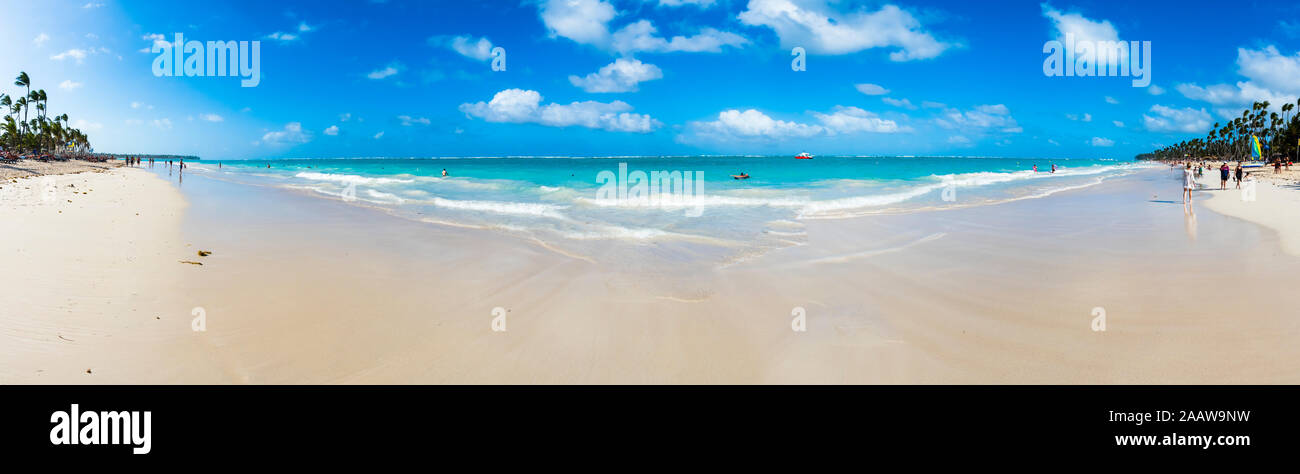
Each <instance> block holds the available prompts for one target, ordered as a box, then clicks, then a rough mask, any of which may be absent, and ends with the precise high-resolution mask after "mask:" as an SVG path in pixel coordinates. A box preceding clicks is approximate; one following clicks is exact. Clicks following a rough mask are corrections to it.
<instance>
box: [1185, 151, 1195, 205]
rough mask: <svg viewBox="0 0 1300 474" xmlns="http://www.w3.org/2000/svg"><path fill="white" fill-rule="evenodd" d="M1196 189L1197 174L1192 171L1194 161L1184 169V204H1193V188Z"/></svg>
mask: <svg viewBox="0 0 1300 474" xmlns="http://www.w3.org/2000/svg"><path fill="white" fill-rule="evenodd" d="M1194 189H1196V174H1195V173H1193V172H1192V163H1191V162H1188V163H1187V168H1184V169H1183V206H1184V207H1186V206H1189V205H1191V204H1192V190H1194Z"/></svg>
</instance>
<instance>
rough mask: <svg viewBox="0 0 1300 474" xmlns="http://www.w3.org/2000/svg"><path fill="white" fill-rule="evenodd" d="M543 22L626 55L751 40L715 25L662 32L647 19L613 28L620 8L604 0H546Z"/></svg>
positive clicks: (553, 31)
mask: <svg viewBox="0 0 1300 474" xmlns="http://www.w3.org/2000/svg"><path fill="white" fill-rule="evenodd" d="M538 7H539V13H540V14H541V17H542V24H544V25H545V26H546V30H547V32H549V33H550V35H551V36H553V37H562V38H568V39H570V40H573V41H574V42H576V43H579V44H587V45H592V46H595V47H598V48H601V49H605V50H608V51H613V52H618V53H621V54H624V55H628V54H632V53H637V52H655V53H672V52H689V53H699V52H719V51H721V50H722V48H723V47H725V46H733V47H738V46H742V45H744V44H746V43H748V42H749V41H748V40H746V39H745V38H744V37H742V36H740V35H738V34H735V33H730V32H726V31H719V30H717V29H714V28H704V29H701V30H700V31H699V33H697V34H695V35H693V36H682V35H678V36H673V37H671V38H665V37H663V36H659V31H658V29H657V28H655V26H654V25H653V24H651V23H650V21H648V20H637V21H633V22H632V23H629V24H627V25H625V26H623V27H622V28H621V29H619V30H618V31H617V32H613V33H611V32H610V22H611V21H612V20H613V19H614V18H615V17H616V16H618V14H619V12H618V11H617V10H615V9H614V6H613V5H612V4H611V3H609V2H606V1H604V0H543V1H541V2H540V3H539V4H538Z"/></svg>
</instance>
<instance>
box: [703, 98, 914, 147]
mask: <svg viewBox="0 0 1300 474" xmlns="http://www.w3.org/2000/svg"><path fill="white" fill-rule="evenodd" d="M812 115H813V117H816V118H817V121H818V122H820V124H812V123H799V122H795V121H787V120H779V119H774V118H772V117H770V116H768V115H767V114H765V113H763V112H760V111H758V110H755V109H748V110H744V111H741V110H738V109H728V110H724V111H722V112H719V113H718V118H717V119H716V120H710V121H703V122H691V123H690V124H688V127H689V130H690V133H691V137H690V138H691V139H700V140H707V141H731V140H773V141H779V140H785V139H790V138H808V137H813V136H832V135H840V134H855V133H864V132H865V133H898V132H903V131H908V130H909V129H907V128H906V127H900V126H899V125H898V123H897V122H894V121H893V120H886V119H882V118H880V117H879V116H877V115H876V114H874V113H871V112H868V111H866V110H862V109H860V108H857V107H846V106H836V107H835V108H834V109H832V110H831V112H830V113H820V112H813V114H812Z"/></svg>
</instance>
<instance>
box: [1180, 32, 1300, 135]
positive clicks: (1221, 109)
mask: <svg viewBox="0 0 1300 474" xmlns="http://www.w3.org/2000/svg"><path fill="white" fill-rule="evenodd" d="M1237 73H1238V74H1240V75H1242V76H1243V77H1245V78H1246V80H1244V81H1238V82H1237V83H1236V84H1233V85H1229V84H1214V85H1209V86H1200V85H1197V84H1178V85H1177V86H1175V88H1176V89H1177V90H1178V92H1179V93H1181V94H1183V96H1185V97H1187V98H1189V99H1192V100H1199V101H1203V102H1208V103H1210V104H1212V105H1215V106H1218V108H1217V109H1216V111H1217V112H1218V113H1219V115H1220V116H1222V117H1224V118H1228V119H1231V118H1235V117H1238V116H1240V114H1241V111H1242V110H1243V109H1245V108H1246V107H1248V106H1249V105H1250V104H1251V103H1253V102H1256V101H1268V102H1270V103H1271V104H1272V107H1273V108H1274V109H1275V110H1276V109H1278V108H1279V107H1281V105H1282V104H1284V103H1294V102H1295V101H1296V98H1297V97H1300V81H1297V80H1296V77H1300V52H1296V53H1295V54H1291V55H1285V54H1282V53H1281V52H1280V51H1278V49H1277V47H1276V46H1272V45H1269V46H1265V47H1264V48H1263V49H1259V50H1252V49H1246V48H1238V49H1237Z"/></svg>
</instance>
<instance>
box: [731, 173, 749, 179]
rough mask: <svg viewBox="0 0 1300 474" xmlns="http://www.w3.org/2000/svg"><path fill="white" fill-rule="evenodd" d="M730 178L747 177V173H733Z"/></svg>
mask: <svg viewBox="0 0 1300 474" xmlns="http://www.w3.org/2000/svg"><path fill="white" fill-rule="evenodd" d="M731 179H749V173H740V174H733V175H731Z"/></svg>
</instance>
